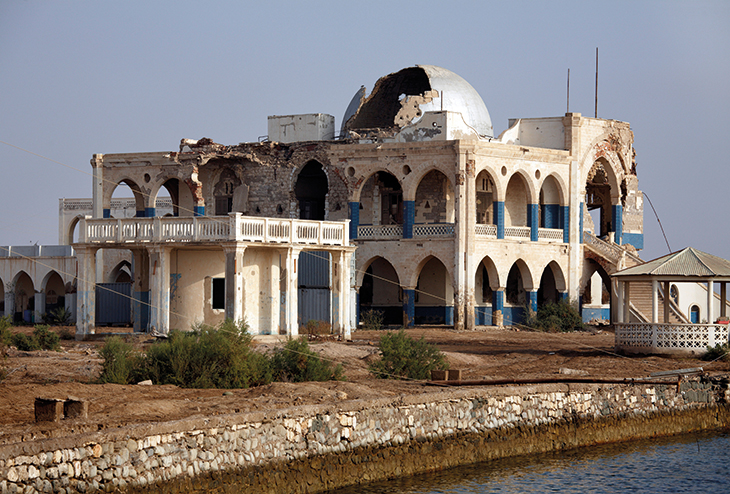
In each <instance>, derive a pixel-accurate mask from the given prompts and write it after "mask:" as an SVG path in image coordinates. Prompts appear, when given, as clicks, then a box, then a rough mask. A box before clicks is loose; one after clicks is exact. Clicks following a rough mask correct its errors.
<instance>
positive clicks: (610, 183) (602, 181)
mask: <svg viewBox="0 0 730 494" xmlns="http://www.w3.org/2000/svg"><path fill="white" fill-rule="evenodd" d="M585 187H586V188H585V207H586V211H587V212H588V213H589V214H590V212H591V211H595V210H598V214H597V215H596V216H597V220H598V222H599V224H598V225H593V226H594V228H593V233H594V234H595V235H596V236H598V237H604V236H606V235H608V233H609V232H611V231H615V227H616V225H614V224H613V222H614V221H616V219H615V218H613V206H615V205H618V204H620V194H621V189H620V188H619V185H618V181H617V177H616V175H615V174H614V173H613V169H612V167H611V166H610V165H609V164H608V162H607V161H606V160H605V159H604V158H599V159H597V160H596V161H595V162H594V163H593V165H592V166H591V169H590V170H589V172H588V175H587V176H586V186H585ZM586 222H588V218H586ZM590 223H591V224H592V223H594V221H593V219H592V218H591V220H590ZM588 228H590V225H588Z"/></svg>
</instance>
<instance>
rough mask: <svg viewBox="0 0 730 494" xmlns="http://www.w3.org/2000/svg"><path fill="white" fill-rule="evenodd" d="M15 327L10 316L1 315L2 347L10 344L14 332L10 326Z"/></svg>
mask: <svg viewBox="0 0 730 494" xmlns="http://www.w3.org/2000/svg"><path fill="white" fill-rule="evenodd" d="M12 327H13V320H12V318H11V317H10V316H4V317H0V348H3V347H5V346H7V345H10V342H11V340H12V338H13V333H12V331H10V328H12Z"/></svg>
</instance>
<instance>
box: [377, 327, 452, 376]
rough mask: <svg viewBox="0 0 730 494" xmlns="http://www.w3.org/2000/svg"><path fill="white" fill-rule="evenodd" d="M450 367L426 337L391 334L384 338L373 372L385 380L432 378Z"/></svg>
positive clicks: (398, 333)
mask: <svg viewBox="0 0 730 494" xmlns="http://www.w3.org/2000/svg"><path fill="white" fill-rule="evenodd" d="M448 367H449V366H448V364H447V363H446V360H445V359H444V355H443V354H442V353H441V352H440V351H439V349H438V348H437V347H436V346H435V345H432V344H430V343H428V342H426V340H425V339H424V338H423V336H421V338H420V339H418V340H416V339H413V338H411V337H410V336H408V335H407V334H406V332H405V331H397V332H390V331H389V332H387V333H386V334H384V335H383V336H381V337H380V360H377V361H375V362H373V363H372V364H370V366H369V369H370V372H372V373H373V374H374V375H375V377H379V378H382V379H388V378H394V379H396V378H401V379H403V378H408V379H428V378H429V377H430V375H431V370H433V369H448Z"/></svg>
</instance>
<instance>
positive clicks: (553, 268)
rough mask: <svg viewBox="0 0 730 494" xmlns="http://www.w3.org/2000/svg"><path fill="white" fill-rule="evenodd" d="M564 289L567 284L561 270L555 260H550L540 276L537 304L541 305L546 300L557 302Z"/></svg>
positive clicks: (565, 289) (546, 301)
mask: <svg viewBox="0 0 730 494" xmlns="http://www.w3.org/2000/svg"><path fill="white" fill-rule="evenodd" d="M566 291H567V284H566V282H565V276H564V275H563V270H562V269H561V268H560V265H559V264H558V263H557V262H555V261H550V262H549V263H548V265H547V266H545V269H543V271H542V275H541V276H540V286H539V288H538V289H537V305H538V306H541V305H544V304H546V303H548V302H552V303H557V302H558V301H559V300H561V299H562V294H563V293H565V292H566Z"/></svg>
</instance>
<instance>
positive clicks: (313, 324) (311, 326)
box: [301, 319, 332, 335]
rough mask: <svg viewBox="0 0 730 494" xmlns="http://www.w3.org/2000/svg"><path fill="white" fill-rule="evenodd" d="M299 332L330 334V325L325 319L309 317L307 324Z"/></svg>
mask: <svg viewBox="0 0 730 494" xmlns="http://www.w3.org/2000/svg"><path fill="white" fill-rule="evenodd" d="M301 333H302V334H312V335H323V334H332V325H331V324H330V323H328V322H327V321H318V320H316V319H310V320H309V321H307V324H306V325H305V326H304V327H303V328H302V331H301Z"/></svg>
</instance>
